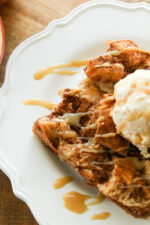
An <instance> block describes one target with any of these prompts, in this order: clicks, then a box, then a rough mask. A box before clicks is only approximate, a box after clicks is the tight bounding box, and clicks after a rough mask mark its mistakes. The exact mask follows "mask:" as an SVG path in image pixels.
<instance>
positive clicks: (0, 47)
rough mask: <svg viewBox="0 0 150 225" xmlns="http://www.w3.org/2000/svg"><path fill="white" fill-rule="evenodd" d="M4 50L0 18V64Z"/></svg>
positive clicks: (2, 28) (3, 36) (0, 20)
mask: <svg viewBox="0 0 150 225" xmlns="http://www.w3.org/2000/svg"><path fill="white" fill-rule="evenodd" d="M4 48H5V35H4V27H3V23H2V19H1V17H0V64H1V62H2V58H3V54H4Z"/></svg>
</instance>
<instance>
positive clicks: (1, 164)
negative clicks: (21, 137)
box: [0, 0, 150, 225]
mask: <svg viewBox="0 0 150 225" xmlns="http://www.w3.org/2000/svg"><path fill="white" fill-rule="evenodd" d="M95 4H97V5H111V6H112V7H114V6H116V7H121V8H122V7H123V8H126V9H128V10H133V9H136V8H143V9H145V10H148V11H150V5H149V4H147V3H144V2H139V3H124V2H118V1H109V0H108V1H107V0H105V1H100V0H92V1H89V2H86V3H84V4H82V5H80V6H78V7H77V8H75V9H74V10H73V11H71V12H70V13H69V14H68V15H67V16H65V17H64V18H63V19H57V20H54V21H53V22H51V23H49V24H48V26H47V27H46V28H45V29H44V30H43V31H41V32H39V33H37V34H35V35H33V36H31V37H30V38H28V39H27V40H25V41H24V42H22V43H21V44H20V45H19V46H18V47H17V48H16V49H15V50H14V51H13V53H12V54H11V56H10V57H9V60H8V63H7V66H6V72H5V80H4V83H3V85H2V87H1V88H0V105H1V104H2V106H5V98H4V96H5V92H6V90H7V89H8V88H9V84H10V75H9V74H10V71H11V68H12V66H13V63H14V62H15V59H16V57H17V55H18V54H20V53H21V51H23V50H24V49H25V48H26V47H27V46H28V45H31V44H32V43H33V42H35V41H37V40H39V39H41V38H43V37H44V36H46V35H50V34H51V32H52V31H53V29H54V28H56V27H57V26H59V25H60V24H67V23H68V22H69V21H71V19H72V18H73V17H74V16H76V15H77V14H78V13H80V12H82V11H83V10H86V9H87V8H88V7H92V6H93V5H95ZM3 108H5V107H3ZM0 152H1V153H0V169H1V170H2V171H3V172H4V173H5V174H6V175H7V176H8V177H9V179H10V181H11V184H12V189H13V192H14V194H15V195H16V196H17V197H18V198H20V199H21V200H23V201H24V202H25V203H26V204H27V205H28V206H29V208H30V209H31V212H32V213H33V215H34V217H35V219H36V220H37V221H38V223H39V224H44V225H47V224H50V223H49V222H48V221H45V218H44V217H43V216H42V215H41V214H40V213H39V212H38V210H37V208H36V206H35V205H33V202H32V201H31V199H30V198H29V196H28V192H27V191H26V190H24V189H23V188H22V187H20V185H19V183H20V182H19V180H18V176H17V171H16V170H15V168H14V166H13V165H11V162H8V161H7V158H5V156H4V154H2V151H0ZM53 225H54V224H53Z"/></svg>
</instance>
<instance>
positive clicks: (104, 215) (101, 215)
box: [91, 212, 110, 220]
mask: <svg viewBox="0 0 150 225" xmlns="http://www.w3.org/2000/svg"><path fill="white" fill-rule="evenodd" d="M109 216H110V213H109V212H102V213H99V214H94V215H93V216H92V218H91V220H105V219H107V218H108V217H109Z"/></svg>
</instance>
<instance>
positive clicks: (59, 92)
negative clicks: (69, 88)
mask: <svg viewBox="0 0 150 225" xmlns="http://www.w3.org/2000/svg"><path fill="white" fill-rule="evenodd" d="M57 93H58V95H60V96H62V95H63V93H64V89H63V88H61V89H59V90H58V92H57Z"/></svg>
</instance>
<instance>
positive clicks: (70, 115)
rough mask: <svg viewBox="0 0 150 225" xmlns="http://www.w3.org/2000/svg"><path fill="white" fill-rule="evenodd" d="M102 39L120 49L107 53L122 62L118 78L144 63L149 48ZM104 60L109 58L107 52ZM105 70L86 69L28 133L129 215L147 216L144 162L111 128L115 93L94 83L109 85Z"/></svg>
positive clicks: (149, 179) (149, 168)
mask: <svg viewBox="0 0 150 225" xmlns="http://www.w3.org/2000/svg"><path fill="white" fill-rule="evenodd" d="M108 44H109V45H110V48H109V51H114V50H116V49H117V51H120V54H122V56H120V58H119V55H117V56H116V55H115V56H112V55H111V56H110V57H117V58H116V60H117V61H116V62H115V63H120V64H121V66H124V69H123V71H124V73H123V74H124V75H123V76H122V75H121V76H120V77H119V75H120V73H118V80H119V79H121V78H122V77H124V76H127V75H128V74H129V71H133V70H135V67H136V68H139V67H140V68H141V67H145V68H148V59H149V53H147V52H145V51H143V50H140V49H139V48H138V47H137V46H136V45H135V44H134V43H133V42H131V41H129V40H127V41H116V42H108ZM128 48H129V49H128ZM127 49H128V50H127ZM129 50H131V51H129ZM125 52H128V53H127V54H126V53H125ZM129 52H130V54H129ZM123 54H124V58H123ZM102 57H105V56H102ZM132 57H133V58H134V59H132ZM96 60H97V59H96ZM96 60H95V61H94V60H92V61H90V62H89V64H88V65H87V67H86V69H85V71H86V73H88V72H87V71H89V70H90V63H93V61H94V63H95V64H96V63H97V62H96ZM119 60H120V62H119ZM105 61H106V63H107V60H106V59H105ZM98 63H99V61H98ZM109 63H112V61H110V58H109V57H108V64H109ZM115 66H116V65H115ZM133 68H134V69H133ZM97 69H98V67H97ZM105 69H106V68H105V67H104V71H103V72H102V68H101V69H100V73H99V75H98V71H97V72H96V74H97V75H96V76H95V75H92V73H93V74H94V73H95V70H94V72H93V71H92V70H91V72H90V73H88V74H87V75H88V77H90V78H87V79H86V80H85V81H83V82H82V84H81V85H82V88H78V89H76V90H71V89H66V90H65V91H64V94H63V99H62V101H61V103H59V104H58V105H57V106H56V107H55V108H54V110H53V111H52V113H51V114H50V115H49V116H45V117H41V118H39V119H38V120H37V121H36V122H35V124H34V126H33V132H34V134H36V135H37V136H38V137H39V138H40V139H41V140H42V141H43V142H44V143H45V144H46V145H47V146H49V147H50V149H52V150H53V151H54V152H55V153H56V154H57V155H58V156H59V158H60V159H61V160H62V161H66V162H68V163H69V164H70V165H71V166H72V167H74V168H75V170H76V171H77V172H78V173H79V174H81V175H82V176H83V177H84V179H85V181H86V182H87V183H89V184H91V185H93V186H95V187H96V188H97V189H98V190H99V191H101V192H102V193H103V194H104V195H105V196H107V197H108V198H110V199H111V200H112V201H114V202H115V203H117V204H118V205H119V206H120V207H122V208H123V209H124V210H126V211H127V212H128V213H130V214H132V215H133V216H135V217H147V216H149V215H150V161H149V159H148V158H146V159H145V158H144V157H143V155H141V154H140V151H139V149H138V148H136V147H135V146H133V145H132V144H131V143H130V142H129V141H127V140H126V139H124V138H123V137H122V136H121V135H120V134H118V133H117V131H116V126H115V124H114V122H113V119H112V118H111V116H110V112H111V110H112V109H113V107H114V104H115V96H113V95H112V94H108V93H106V92H105V93H104V90H102V89H103V88H101V87H102V86H103V85H101V87H100V85H99V83H100V82H102V83H103V82H104V81H105V85H104V86H105V87H106V86H107V82H106V81H108V80H109V82H111V84H112V87H113V85H114V83H115V82H117V81H118V80H117V72H115V75H113V74H112V73H108V74H107V73H106V70H105ZM115 71H118V70H115ZM105 74H107V75H106V79H104V77H105ZM113 76H115V77H116V78H115V79H114V78H112V77H113ZM95 77H96V79H95ZM97 78H98V84H97ZM109 82H108V89H109V87H110V86H109V85H110V83H109Z"/></svg>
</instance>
